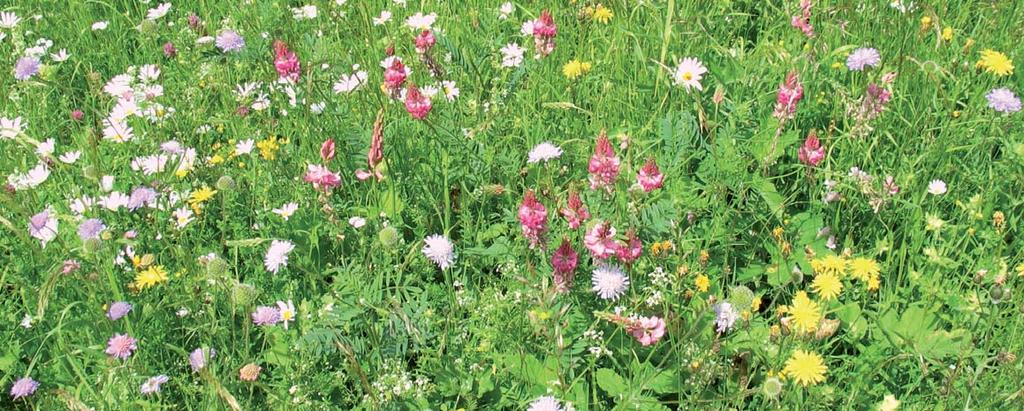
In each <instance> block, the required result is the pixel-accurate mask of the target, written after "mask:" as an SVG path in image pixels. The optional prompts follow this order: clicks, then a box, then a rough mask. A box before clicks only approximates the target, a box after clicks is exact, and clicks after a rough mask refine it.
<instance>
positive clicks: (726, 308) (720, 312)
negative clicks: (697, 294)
mask: <svg viewBox="0 0 1024 411" xmlns="http://www.w3.org/2000/svg"><path fill="white" fill-rule="evenodd" d="M738 318H739V313H737V312H736V309H735V308H733V306H732V304H729V303H728V302H725V301H723V302H720V303H718V304H715V325H716V328H715V331H716V332H718V333H719V334H721V333H724V332H727V331H729V330H731V329H732V327H733V325H735V324H736V319H738Z"/></svg>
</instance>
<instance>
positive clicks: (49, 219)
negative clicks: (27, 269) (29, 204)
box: [28, 208, 57, 248]
mask: <svg viewBox="0 0 1024 411" xmlns="http://www.w3.org/2000/svg"><path fill="white" fill-rule="evenodd" d="M28 233H29V234H31V235H32V237H35V238H37V239H39V241H40V242H41V243H42V244H43V247H44V248H45V247H46V243H48V242H50V241H53V239H55V238H57V217H55V216H54V215H53V213H51V212H50V209H49V208H47V209H45V210H43V211H41V212H39V214H36V215H34V216H32V217H30V218H29V220H28Z"/></svg>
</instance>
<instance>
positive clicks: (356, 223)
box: [348, 216, 366, 229]
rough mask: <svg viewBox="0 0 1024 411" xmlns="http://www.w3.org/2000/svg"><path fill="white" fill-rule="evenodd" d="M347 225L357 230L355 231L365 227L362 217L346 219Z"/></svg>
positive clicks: (364, 220)
mask: <svg viewBox="0 0 1024 411" xmlns="http://www.w3.org/2000/svg"><path fill="white" fill-rule="evenodd" d="M348 225H350V226H352V227H353V228H357V229H358V228H363V226H365V225H366V219H365V218H362V217H359V216H356V217H351V218H349V219H348Z"/></svg>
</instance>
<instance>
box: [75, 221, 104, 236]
mask: <svg viewBox="0 0 1024 411" xmlns="http://www.w3.org/2000/svg"><path fill="white" fill-rule="evenodd" d="M106 228H107V226H106V225H104V224H103V220H100V219H98V218H90V219H88V220H85V221H82V223H81V224H79V225H78V238H80V239H81V240H82V241H85V240H88V239H90V238H99V237H100V233H102V232H103V230H105V229H106Z"/></svg>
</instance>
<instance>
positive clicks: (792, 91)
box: [772, 71, 804, 120]
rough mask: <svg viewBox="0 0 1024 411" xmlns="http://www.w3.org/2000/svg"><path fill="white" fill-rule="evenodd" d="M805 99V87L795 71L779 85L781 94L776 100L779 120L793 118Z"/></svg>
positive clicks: (776, 114) (776, 113) (776, 115)
mask: <svg viewBox="0 0 1024 411" xmlns="http://www.w3.org/2000/svg"><path fill="white" fill-rule="evenodd" d="M803 97H804V86H802V85H800V79H799V77H798V76H797V74H796V72H795V71H791V72H789V74H787V75H786V81H785V82H784V83H782V84H780V85H779V93H778V95H777V96H776V98H775V113H773V114H772V115H774V116H775V117H776V118H778V119H780V120H781V119H785V118H793V115H794V114H796V105H797V103H799V102H800V99H801V98H803Z"/></svg>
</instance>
